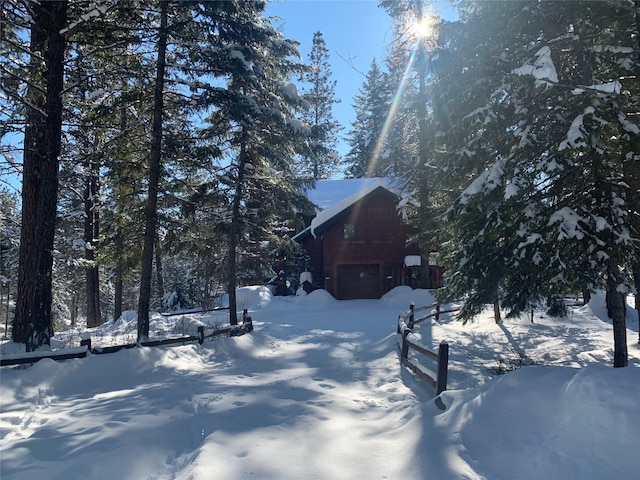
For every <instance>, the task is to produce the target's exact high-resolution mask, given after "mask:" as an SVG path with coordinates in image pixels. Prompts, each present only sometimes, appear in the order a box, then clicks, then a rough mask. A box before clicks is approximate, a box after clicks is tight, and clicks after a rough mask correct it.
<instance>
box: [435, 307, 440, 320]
mask: <svg viewBox="0 0 640 480" xmlns="http://www.w3.org/2000/svg"><path fill="white" fill-rule="evenodd" d="M439 321H440V303H436V322H439Z"/></svg>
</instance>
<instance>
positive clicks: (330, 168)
mask: <svg viewBox="0 0 640 480" xmlns="http://www.w3.org/2000/svg"><path fill="white" fill-rule="evenodd" d="M308 65H309V71H308V72H305V73H304V75H303V76H302V81H303V82H305V84H306V85H308V87H306V88H303V89H302V96H303V98H304V99H305V100H306V101H307V102H308V104H309V107H310V108H309V110H306V111H304V114H303V115H302V119H303V121H304V122H305V123H306V124H308V125H309V127H310V128H311V133H310V135H309V140H308V146H307V149H306V150H305V152H304V153H303V155H302V157H303V165H304V169H305V170H311V177H313V179H314V180H320V179H323V178H325V179H326V178H331V176H332V175H333V174H334V173H335V172H336V170H337V168H338V166H339V164H340V154H339V153H338V151H337V150H336V145H337V134H338V132H339V131H340V130H341V127H340V124H339V123H338V122H337V121H336V120H334V118H333V113H332V108H333V105H335V104H336V103H338V102H339V100H337V99H336V98H335V86H336V82H335V80H331V66H330V64H329V50H328V49H327V47H326V44H325V41H324V37H323V36H322V33H321V32H315V33H314V34H313V43H312V47H311V52H309V61H308Z"/></svg>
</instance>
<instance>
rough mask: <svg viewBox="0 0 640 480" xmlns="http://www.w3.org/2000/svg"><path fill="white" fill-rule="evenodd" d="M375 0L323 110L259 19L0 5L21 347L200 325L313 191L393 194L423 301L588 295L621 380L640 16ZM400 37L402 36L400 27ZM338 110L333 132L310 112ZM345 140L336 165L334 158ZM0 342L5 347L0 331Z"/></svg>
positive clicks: (318, 54) (634, 250) (7, 193)
mask: <svg viewBox="0 0 640 480" xmlns="http://www.w3.org/2000/svg"><path fill="white" fill-rule="evenodd" d="M451 3H452V4H453V5H454V6H455V8H456V10H457V12H458V15H459V17H458V18H457V19H456V20H454V21H443V20H441V19H438V18H437V17H436V16H434V15H433V14H434V10H433V8H432V6H431V4H430V3H429V2H426V1H424V2H423V1H421V0H381V2H380V6H381V8H384V9H385V10H386V11H387V13H388V14H389V15H390V16H391V17H392V18H393V20H394V26H395V27H394V35H393V41H392V42H391V44H390V45H389V51H388V55H387V57H386V58H384V59H372V63H371V67H370V69H369V71H368V72H367V75H366V79H365V81H364V83H363V85H362V88H361V90H360V93H359V94H358V96H356V97H355V98H354V99H336V98H335V96H334V90H333V87H334V86H335V82H333V81H332V80H331V66H330V58H329V55H328V51H327V49H326V46H325V45H324V40H323V37H322V33H321V32H317V33H316V34H315V35H314V37H313V48H312V52H311V54H310V55H309V58H308V59H306V61H305V60H304V59H302V58H301V57H300V54H299V52H298V50H297V44H296V42H295V41H294V40H291V39H286V38H284V36H283V35H282V34H281V33H280V32H279V31H278V30H277V29H276V28H275V27H274V24H273V21H272V19H269V18H265V16H264V10H265V6H266V2H262V1H242V0H228V1H171V0H158V1H151V0H148V1H136V2H131V1H112V0H109V1H102V0H99V1H82V0H61V1H55V2H40V3H37V2H31V1H28V0H5V1H3V2H2V3H1V8H2V13H1V17H0V30H1V42H0V51H1V53H2V55H1V56H0V75H1V78H2V84H1V88H0V91H1V92H2V95H1V97H0V102H1V104H2V109H1V112H0V136H1V138H2V141H1V144H0V162H1V163H0V169H2V172H3V174H4V173H11V174H15V173H20V175H21V176H22V183H21V191H20V196H17V194H16V193H15V192H14V191H13V190H12V189H11V188H12V187H11V186H8V185H6V186H2V188H1V190H0V196H1V203H0V218H1V223H0V269H1V271H0V280H1V282H0V286H1V288H2V290H1V291H0V306H1V308H0V313H2V315H3V316H4V318H3V321H4V323H5V324H6V325H7V326H8V324H9V323H11V324H12V326H13V328H12V329H11V331H12V338H13V340H14V341H17V342H21V343H25V344H26V345H27V350H34V349H37V348H39V347H40V346H42V345H46V344H48V343H49V338H50V336H51V335H52V333H53V332H54V331H55V330H56V329H57V328H59V327H58V326H56V322H58V324H59V325H60V326H61V325H62V324H63V323H66V322H68V321H71V323H72V324H75V323H77V322H79V321H80V319H82V322H84V321H85V319H86V325H87V326H88V327H92V326H96V325H99V324H100V323H101V322H103V321H106V320H108V319H112V318H118V317H119V315H120V314H121V312H122V311H123V310H137V311H138V335H139V338H145V337H146V336H147V335H148V328H149V327H148V318H149V317H148V314H149V309H175V308H180V307H186V306H192V305H207V304H208V303H210V302H211V301H212V299H213V298H214V297H216V296H217V295H218V294H220V293H222V292H224V291H228V292H229V294H230V302H231V304H232V306H233V308H231V318H230V321H231V323H234V322H236V321H237V318H235V315H236V314H235V312H236V308H235V306H236V301H235V296H234V294H235V286H236V285H240V284H250V283H263V282H264V281H265V279H267V278H269V277H270V276H271V275H273V269H272V264H273V263H274V261H275V260H282V259H285V261H286V262H287V264H288V269H289V271H290V272H291V274H292V278H295V273H296V272H298V271H300V270H301V269H303V268H304V267H305V265H304V256H303V255H302V254H301V252H300V251H299V250H298V247H297V246H296V245H295V244H294V243H293V242H292V241H291V240H290V236H291V234H292V233H295V232H296V231H297V230H299V229H300V228H301V226H302V219H303V217H304V215H308V214H310V213H312V211H313V209H312V206H311V205H309V204H308V202H307V201H306V200H305V196H304V192H305V189H306V188H310V187H312V186H313V183H314V181H316V180H318V179H322V178H336V177H340V176H347V177H363V176H390V177H394V178H396V179H397V180H398V185H401V188H402V189H403V191H404V192H406V194H407V199H411V200H410V201H407V202H406V204H405V212H404V213H405V215H406V216H407V218H408V219H409V221H411V222H413V223H414V224H415V225H417V226H419V227H420V234H419V235H418V236H417V238H416V240H418V241H419V242H420V243H421V244H422V245H423V246H424V247H425V249H429V250H438V251H439V252H440V257H441V261H442V263H443V265H445V267H446V272H447V287H446V288H445V289H443V291H442V292H440V295H441V296H443V297H447V296H448V297H456V298H465V299H466V300H465V307H464V310H463V314H462V317H463V319H469V318H472V317H473V316H474V315H476V314H477V313H478V312H479V309H480V308H482V306H483V305H486V304H487V303H489V304H494V306H495V309H496V321H499V320H500V318H501V317H500V312H501V310H502V311H505V312H506V313H507V315H517V314H520V313H523V312H525V311H528V310H530V309H532V308H537V307H540V306H543V307H545V308H547V309H548V310H549V311H551V312H553V313H556V314H559V315H560V314H562V313H563V304H562V302H561V301H560V299H561V298H562V296H563V295H566V294H567V293H576V292H581V293H582V294H583V295H584V296H585V297H588V295H589V294H590V292H593V291H594V290H596V289H604V290H606V291H607V292H608V299H609V306H610V315H611V317H612V318H613V319H614V340H615V346H616V360H615V363H616V365H618V366H622V365H624V364H626V330H625V329H624V308H625V307H624V305H625V303H624V299H625V297H626V295H627V294H629V293H630V292H637V291H638V290H639V287H640V261H639V256H640V255H639V254H638V251H639V248H638V232H639V231H640V215H639V212H640V206H639V204H640V199H639V194H638V192H639V191H640V167H639V165H640V120H639V112H640V81H639V80H638V72H639V71H640V35H639V33H640V2H639V1H638V0H601V1H566V2H564V1H554V2H551V1H543V2H537V1H522V2H509V1H491V2H484V1H475V0H457V1H452V2H451ZM417 27H421V28H417ZM340 100H341V101H352V102H353V107H354V109H355V112H356V120H355V121H354V123H353V124H352V125H350V126H341V125H339V124H338V123H337V122H336V121H335V120H334V119H333V117H332V114H331V107H332V105H333V104H334V103H336V102H337V101H340ZM343 129H344V132H343V134H344V135H346V139H347V142H348V145H349V152H348V153H347V155H346V156H345V158H340V157H339V155H338V154H337V151H336V139H337V136H338V135H340V134H341V132H342V131H343ZM5 331H7V330H5Z"/></svg>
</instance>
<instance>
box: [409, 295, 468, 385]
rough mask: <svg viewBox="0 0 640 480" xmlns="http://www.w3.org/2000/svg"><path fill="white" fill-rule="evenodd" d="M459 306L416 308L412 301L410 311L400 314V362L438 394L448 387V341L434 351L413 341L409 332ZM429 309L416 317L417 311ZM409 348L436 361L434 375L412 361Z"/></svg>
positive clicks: (456, 309) (435, 304)
mask: <svg viewBox="0 0 640 480" xmlns="http://www.w3.org/2000/svg"><path fill="white" fill-rule="evenodd" d="M458 310H459V308H454V309H449V310H442V308H441V305H440V304H439V303H434V304H431V305H426V306H424V307H419V308H415V305H414V304H413V303H412V304H411V305H410V306H409V311H408V312H405V313H402V314H400V315H399V316H398V330H397V332H398V333H399V334H401V335H402V341H401V344H400V363H401V364H402V365H403V366H405V367H407V368H408V369H409V370H411V371H412V372H414V373H415V374H416V375H417V376H418V378H420V379H422V380H424V381H425V382H427V383H428V384H429V385H431V386H432V387H433V388H434V389H435V390H436V395H440V394H441V393H442V392H443V391H445V390H446V389H447V371H448V365H449V344H447V343H446V342H442V343H440V345H439V346H438V351H437V352H432V351H431V350H428V349H427V348H425V347H424V346H422V345H419V344H418V343H416V342H414V341H412V340H411V339H410V338H409V334H410V333H412V332H413V328H414V327H415V326H416V325H418V324H420V323H421V322H424V321H425V320H428V319H430V318H435V319H436V321H439V320H440V315H444V314H446V313H451V312H456V311H458ZM423 311H428V312H429V313H427V314H426V315H423V316H421V317H418V318H416V313H419V312H423ZM409 349H413V350H415V351H416V352H418V353H420V354H422V355H424V356H425V357H427V358H428V359H429V360H432V361H435V362H436V372H435V375H433V374H432V373H430V372H427V371H425V370H423V369H422V368H421V367H420V365H418V364H416V363H413V362H411V360H410V359H409Z"/></svg>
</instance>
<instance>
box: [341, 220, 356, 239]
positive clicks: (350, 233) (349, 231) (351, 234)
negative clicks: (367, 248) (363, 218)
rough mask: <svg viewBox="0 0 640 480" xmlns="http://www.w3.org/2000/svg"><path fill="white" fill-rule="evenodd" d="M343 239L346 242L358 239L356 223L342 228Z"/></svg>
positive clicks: (346, 224) (347, 224)
mask: <svg viewBox="0 0 640 480" xmlns="http://www.w3.org/2000/svg"><path fill="white" fill-rule="evenodd" d="M342 238H344V239H345V240H355V239H356V225H355V223H345V224H344V225H343V227H342Z"/></svg>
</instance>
